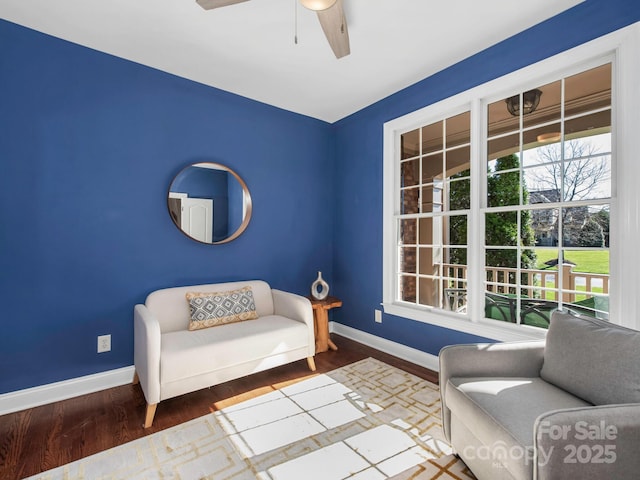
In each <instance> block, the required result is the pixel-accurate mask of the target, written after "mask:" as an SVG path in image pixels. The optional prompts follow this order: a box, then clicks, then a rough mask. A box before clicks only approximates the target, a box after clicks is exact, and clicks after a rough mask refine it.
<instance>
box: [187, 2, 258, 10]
mask: <svg viewBox="0 0 640 480" xmlns="http://www.w3.org/2000/svg"><path fill="white" fill-rule="evenodd" d="M247 1H249V0H196V2H197V3H198V5H200V6H201V7H202V8H204V9H205V10H211V9H212V8H218V7H226V6H227V5H233V4H235V3H242V2H247Z"/></svg>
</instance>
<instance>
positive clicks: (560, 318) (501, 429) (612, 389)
mask: <svg viewBox="0 0 640 480" xmlns="http://www.w3.org/2000/svg"><path fill="white" fill-rule="evenodd" d="M440 389H441V400H442V424H443V427H444V434H445V437H446V438H447V440H448V441H449V442H450V443H451V445H452V447H453V448H454V450H455V452H456V454H457V455H459V456H460V458H461V459H462V460H463V461H464V462H465V463H466V464H467V466H468V467H469V468H470V469H471V471H472V472H473V473H474V474H475V475H476V477H477V478H478V479H480V480H485V479H488V480H489V479H490V480H500V479H536V480H543V479H544V480H547V479H563V480H564V479H578V478H579V479H581V480H585V479H586V480H588V479H616V480H622V479H638V478H640V332H638V331H635V330H630V329H627V328H623V327H619V326H616V325H613V324H611V323H609V322H607V321H604V320H599V319H595V318H589V317H582V316H578V315H573V314H569V313H561V312H555V313H554V314H553V316H552V318H551V324H550V326H549V331H548V333H547V337H546V340H542V341H534V342H508V343H497V344H472V345H452V346H448V347H445V348H443V349H442V350H441V352H440Z"/></svg>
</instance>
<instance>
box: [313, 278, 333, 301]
mask: <svg viewBox="0 0 640 480" xmlns="http://www.w3.org/2000/svg"><path fill="white" fill-rule="evenodd" d="M318 289H319V291H318ZM327 295H329V285H328V284H327V282H325V281H324V280H323V279H322V272H318V278H316V281H315V282H313V283H312V284H311V296H312V297H313V298H315V299H316V300H324V299H325V298H327Z"/></svg>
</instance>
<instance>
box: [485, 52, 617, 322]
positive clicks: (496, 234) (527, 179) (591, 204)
mask: <svg viewBox="0 0 640 480" xmlns="http://www.w3.org/2000/svg"><path fill="white" fill-rule="evenodd" d="M611 73H612V72H611V64H610V63H606V64H604V65H601V66H598V67H596V68H592V69H589V70H587V71H584V72H581V73H579V74H576V75H571V76H569V77H566V78H561V79H559V80H557V81H554V82H551V83H548V84H545V85H540V86H537V87H536V88H533V89H530V90H527V91H525V92H519V93H517V94H516V95H513V96H511V97H508V98H505V99H500V100H498V101H495V102H491V103H490V104H489V105H488V107H487V109H486V110H487V115H486V117H485V118H486V123H485V124H486V131H487V138H486V149H487V154H486V160H487V163H486V169H485V170H486V172H487V175H486V178H485V179H484V182H483V183H484V185H485V190H486V198H484V199H483V201H482V204H481V212H482V221H483V225H484V230H485V236H484V238H485V244H484V251H485V255H484V269H485V290H484V295H485V307H486V308H485V315H486V317H487V318H491V319H495V320H501V321H506V322H512V323H514V324H523V325H530V326H534V327H541V328H546V327H548V325H549V319H550V316H551V313H552V312H553V311H554V310H557V309H568V310H573V311H576V312H579V313H582V314H585V315H591V316H594V317H601V318H608V316H609V293H610V292H609V245H610V238H609V237H610V235H609V232H610V228H609V219H610V207H611V205H610V204H611V168H612V162H613V158H612V154H611ZM521 105H522V106H523V108H520V106H521Z"/></svg>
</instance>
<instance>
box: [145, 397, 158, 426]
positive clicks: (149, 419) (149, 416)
mask: <svg viewBox="0 0 640 480" xmlns="http://www.w3.org/2000/svg"><path fill="white" fill-rule="evenodd" d="M157 406H158V404H157V403H153V404H149V403H147V413H146V414H145V417H144V428H149V427H150V426H151V424H152V423H153V417H155V415H156V407H157Z"/></svg>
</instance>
